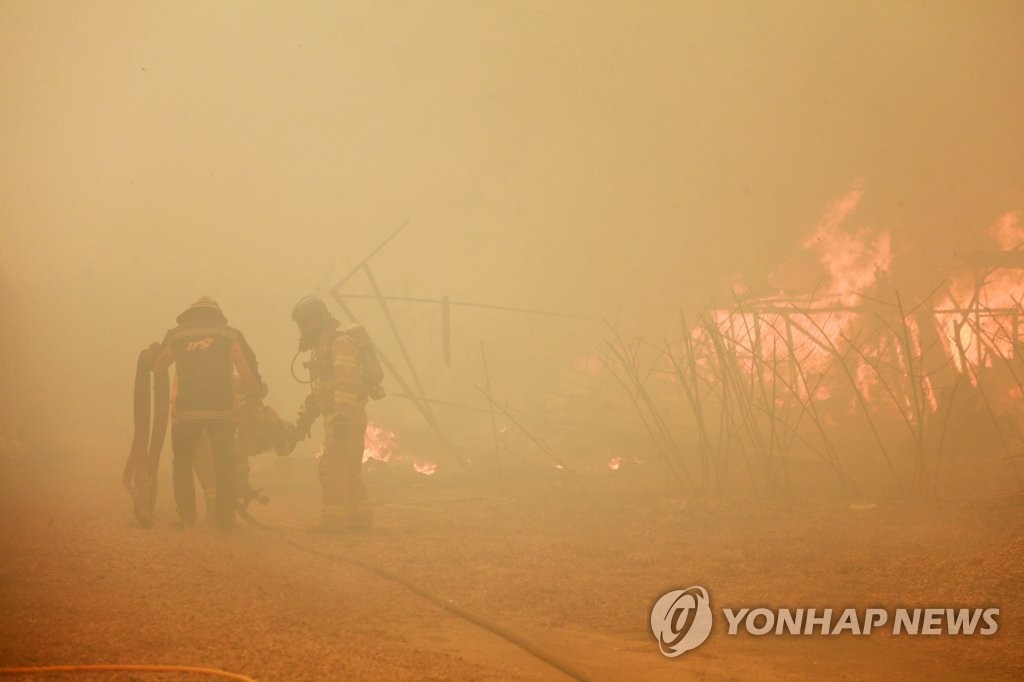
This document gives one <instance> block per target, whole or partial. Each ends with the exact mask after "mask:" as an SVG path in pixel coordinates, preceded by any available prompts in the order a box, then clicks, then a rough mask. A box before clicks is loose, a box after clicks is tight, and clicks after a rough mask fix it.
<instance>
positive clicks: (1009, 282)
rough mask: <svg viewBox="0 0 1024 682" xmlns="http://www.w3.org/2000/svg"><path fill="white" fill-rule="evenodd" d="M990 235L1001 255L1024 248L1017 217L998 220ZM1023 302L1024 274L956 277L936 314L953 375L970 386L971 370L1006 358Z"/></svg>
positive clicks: (1012, 350)
mask: <svg viewBox="0 0 1024 682" xmlns="http://www.w3.org/2000/svg"><path fill="white" fill-rule="evenodd" d="M989 235H990V236H991V237H992V239H993V241H994V242H995V244H996V246H998V247H999V250H1000V251H1002V252H1008V251H1018V250H1020V248H1021V247H1022V246H1024V225H1022V224H1021V212H1020V211H1011V212H1009V213H1005V214H1003V215H1002V216H1000V217H999V218H998V219H997V220H996V222H995V223H994V224H993V225H992V227H991V228H989ZM1022 300H1024V269H1020V268H1009V267H1000V266H996V267H992V268H989V269H987V270H984V271H983V270H981V269H973V270H967V269H965V270H964V271H962V272H960V273H959V274H957V275H956V276H954V277H953V278H952V281H951V282H950V286H949V290H948V292H947V295H946V296H945V297H944V298H943V299H941V300H940V301H939V303H938V304H937V305H936V309H935V321H936V325H937V326H938V327H939V329H940V331H941V332H942V334H941V337H942V341H943V345H944V346H945V349H946V352H947V353H948V354H949V357H950V358H951V359H952V361H953V364H954V365H955V366H956V368H957V370H959V371H960V372H962V373H966V374H967V375H968V376H969V377H970V380H971V382H972V383H973V382H976V381H977V377H976V376H975V373H974V372H973V371H969V368H970V369H973V370H977V369H978V368H981V367H993V366H994V364H995V360H996V359H997V358H1004V359H1010V358H1013V357H1014V356H1015V354H1016V348H1017V346H1018V344H1019V342H1020V340H1021V330H1020V329H1019V326H1020V325H1019V316H1020V314H1021V312H1022V310H1021V301H1022Z"/></svg>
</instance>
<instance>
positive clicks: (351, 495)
mask: <svg viewBox="0 0 1024 682" xmlns="http://www.w3.org/2000/svg"><path fill="white" fill-rule="evenodd" d="M292 319H293V320H294V321H295V323H296V324H297V325H298V328H299V351H300V352H302V351H312V354H311V356H310V360H309V363H308V365H307V366H308V367H309V372H310V384H311V388H312V390H311V392H310V395H309V397H308V398H307V399H306V402H305V404H304V405H303V406H302V408H300V412H299V417H298V419H297V420H296V428H295V430H294V432H293V442H294V440H297V439H302V438H304V437H305V436H307V435H308V434H309V427H310V425H311V424H312V423H313V421H315V420H316V418H317V417H318V416H322V417H323V418H324V442H323V449H322V451H321V454H320V459H319V470H318V476H319V479H320V486H321V495H322V502H323V513H322V518H321V521H320V524H319V525H317V526H314V527H313V528H312V529H311V530H313V531H315V532H321V533H340V532H344V531H347V530H360V529H368V528H369V527H370V526H371V525H372V524H373V514H372V511H371V509H370V508H369V506H368V504H367V492H366V485H365V484H364V483H363V477H362V464H363V449H364V441H365V437H366V423H367V420H366V400H367V398H368V397H370V396H371V395H375V394H376V392H377V391H379V386H374V385H373V380H372V379H371V380H369V381H368V380H367V378H366V376H367V374H366V371H365V370H366V361H365V358H366V354H365V352H364V350H365V349H366V348H367V347H368V345H367V344H369V339H368V337H367V336H366V333H365V331H363V330H362V327H359V326H358V325H355V326H353V327H349V328H348V329H346V330H345V331H341V330H339V329H338V320H336V319H334V317H333V316H332V315H331V314H330V312H329V311H328V310H327V306H326V305H324V302H323V301H322V300H320V299H319V298H317V297H316V296H307V297H305V298H303V299H302V300H300V301H299V302H298V303H297V304H296V305H295V308H294V310H293V311H292Z"/></svg>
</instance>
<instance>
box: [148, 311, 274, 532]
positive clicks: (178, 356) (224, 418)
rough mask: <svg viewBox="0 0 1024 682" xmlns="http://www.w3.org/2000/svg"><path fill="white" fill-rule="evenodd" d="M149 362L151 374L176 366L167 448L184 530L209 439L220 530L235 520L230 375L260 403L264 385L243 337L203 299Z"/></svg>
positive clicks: (181, 319) (190, 517)
mask: <svg viewBox="0 0 1024 682" xmlns="http://www.w3.org/2000/svg"><path fill="white" fill-rule="evenodd" d="M176 321H177V323H178V326H177V327H175V328H174V329H172V330H170V331H169V332H167V335H166V336H165V337H164V341H163V343H162V344H161V345H160V347H159V348H158V349H157V350H158V355H157V357H156V359H155V360H154V362H153V371H154V372H159V371H163V370H166V368H167V367H168V366H169V365H171V364H172V363H173V364H175V365H176V366H177V371H176V373H175V377H174V386H173V388H172V391H171V394H172V401H171V417H172V420H173V424H172V426H171V449H172V450H173V452H174V464H173V470H174V499H175V502H176V503H177V506H178V514H179V516H180V518H181V523H182V525H183V526H186V527H188V526H192V525H194V524H195V520H196V499H195V483H194V481H193V474H192V469H193V465H194V463H195V459H196V449H197V447H198V446H199V440H200V438H202V437H203V435H204V434H206V435H207V436H208V437H209V439H210V444H211V449H212V454H213V468H214V472H215V473H214V478H215V480H216V514H215V520H216V521H217V523H218V525H220V526H221V528H222V529H224V530H229V529H230V528H231V527H232V526H233V525H234V521H235V507H236V494H237V491H236V486H235V478H236V476H235V462H234V457H233V447H234V439H235V422H234V421H233V420H232V418H233V416H234V396H235V391H234V386H233V383H234V382H233V374H234V372H236V371H237V372H238V375H239V377H240V379H241V391H242V392H243V394H245V395H246V396H251V397H252V399H253V400H257V401H258V400H259V399H260V396H261V393H262V390H263V381H262V379H261V378H260V374H259V369H258V367H257V363H256V356H255V355H254V354H253V352H252V349H251V348H250V347H249V344H247V343H246V342H245V337H243V336H242V333H241V332H240V331H238V330H237V329H234V328H232V327H229V326H228V323H227V322H228V321H227V318H226V317H224V313H223V312H222V311H221V309H220V306H218V305H217V302H216V301H214V300H213V299H211V298H208V297H202V298H200V299H198V300H197V301H195V302H194V303H193V304H192V305H190V306H189V307H188V308H187V309H186V310H185V311H184V312H182V313H181V314H180V315H178V317H177V319H176Z"/></svg>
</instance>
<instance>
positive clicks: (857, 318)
mask: <svg viewBox="0 0 1024 682" xmlns="http://www.w3.org/2000/svg"><path fill="white" fill-rule="evenodd" d="M863 194H864V192H863V190H861V189H854V190H852V191H850V192H849V193H847V194H846V195H844V196H843V197H841V198H840V199H838V200H837V201H835V202H834V203H833V204H832V205H830V206H829V207H828V208H827V210H826V211H825V213H824V215H823V216H822V218H821V221H820V223H819V225H818V226H817V228H816V229H815V230H814V232H813V234H812V235H811V236H810V237H809V238H808V239H807V240H806V241H805V242H804V243H803V246H804V248H806V249H809V250H812V251H814V252H815V253H816V255H817V259H818V262H819V263H820V265H821V268H822V271H823V273H824V276H823V277H822V278H821V280H820V282H819V283H818V285H817V286H816V287H815V288H814V289H813V290H811V291H787V290H780V291H776V292H774V293H772V294H770V295H765V296H755V295H751V294H749V293H748V292H744V293H741V292H740V291H738V290H734V294H733V296H734V300H733V301H732V302H731V303H730V304H729V305H726V306H722V307H718V308H715V309H712V310H709V311H706V312H704V313H702V314H700V315H698V316H697V317H696V319H690V318H687V317H686V316H685V315H684V314H682V313H680V317H679V323H680V324H681V332H682V333H681V334H680V335H679V336H678V337H677V338H676V339H675V340H674V341H668V342H665V343H663V344H654V343H650V342H647V341H645V340H636V339H634V340H626V339H625V338H624V337H623V336H622V335H620V334H619V333H618V332H617V331H615V330H613V332H614V339H613V340H611V341H609V342H608V344H607V346H606V348H605V351H604V353H603V355H602V360H603V366H604V367H605V368H607V370H608V371H609V372H610V374H611V375H612V376H613V377H614V378H615V379H616V380H617V382H618V383H619V384H620V385H621V386H622V387H623V388H625V389H626V390H627V391H628V392H629V397H630V400H631V402H632V403H633V405H634V406H635V408H636V411H637V414H638V416H639V418H640V420H641V422H642V423H643V425H644V427H645V428H646V430H647V432H648V434H649V436H650V438H651V441H652V442H653V443H654V445H655V447H656V449H657V451H658V452H659V454H660V456H661V459H662V460H663V462H664V463H665V465H666V466H667V468H668V469H669V471H670V472H671V473H672V475H673V477H674V478H675V479H676V480H677V482H678V483H679V484H680V485H682V486H683V487H684V488H687V489H692V490H703V491H709V492H722V491H724V490H725V489H727V488H729V487H730V486H733V485H734V484H735V483H736V477H737V476H741V477H745V478H746V479H747V480H748V481H749V483H750V484H751V485H752V486H753V487H755V488H757V489H761V490H766V491H776V492H778V491H791V490H792V488H793V485H794V482H793V478H792V476H791V471H790V464H791V462H792V461H794V460H797V459H799V460H807V459H815V460H818V461H820V462H823V463H824V464H826V465H827V467H828V469H829V470H831V472H832V473H833V474H834V477H835V479H836V480H837V481H838V482H839V483H840V484H841V486H842V488H843V489H845V490H846V491H847V492H849V493H856V494H861V495H867V494H879V493H881V492H882V491H885V490H889V489H892V488H895V489H898V490H901V491H904V492H909V491H913V492H916V493H927V494H940V495H942V496H952V497H962V496H972V495H989V496H1001V495H1011V494H1015V493H1018V492H1019V490H1020V486H1021V479H1020V472H1019V459H1020V449H1021V447H1022V441H1024V439H1022V435H1021V430H1020V429H1021V417H1022V416H1024V415H1022V412H1021V407H1020V406H1021V399H1022V398H1024V383H1022V381H1024V364H1022V362H1021V357H1020V348H1021V345H1020V344H1021V329H1020V316H1021V312H1022V308H1021V300H1022V297H1024V269H1022V267H1021V266H1024V260H1021V257H1020V248H1021V246H1024V228H1022V226H1021V222H1020V212H1012V213H1007V214H1006V215H1004V216H1002V217H1001V218H1000V219H999V220H998V221H997V222H996V223H995V224H994V225H993V227H992V228H991V229H990V235H991V237H992V239H993V242H994V246H995V248H994V249H993V250H991V251H986V252H981V253H977V254H972V255H970V256H969V257H967V258H965V259H964V260H963V262H962V263H960V264H959V265H957V266H956V268H955V269H954V270H953V271H952V272H951V273H950V274H949V276H948V278H947V279H946V280H945V281H942V282H936V283H935V286H934V288H933V289H932V290H931V291H928V292H916V291H913V292H911V291H904V290H901V289H900V288H899V287H898V286H897V284H896V283H897V282H899V281H900V280H899V268H900V265H901V264H900V262H899V261H898V259H896V258H895V257H894V255H893V249H892V238H891V234H890V233H888V232H882V233H878V234H875V233H872V232H871V231H869V230H864V229H860V230H856V229H852V228H851V227H850V226H849V225H850V223H851V222H852V220H851V216H852V215H853V214H854V212H855V210H856V209H857V206H858V204H859V202H860V201H861V199H862V197H863ZM583 364H584V365H586V366H587V367H588V368H589V367H590V365H589V364H588V363H583ZM968 451H969V452H970V455H969V457H970V460H971V461H970V462H969V463H967V462H965V461H964V459H965V457H966V456H967V455H966V453H967V452H968ZM694 452H695V453H696V454H695V456H694V454H693V453H694ZM965 465H968V467H967V468H970V469H973V470H974V471H975V474H976V476H975V478H974V480H970V481H968V480H966V479H964V477H963V470H964V468H965ZM878 471H882V472H884V476H883V479H884V480H879V478H878V476H876V475H875V474H877V473H878Z"/></svg>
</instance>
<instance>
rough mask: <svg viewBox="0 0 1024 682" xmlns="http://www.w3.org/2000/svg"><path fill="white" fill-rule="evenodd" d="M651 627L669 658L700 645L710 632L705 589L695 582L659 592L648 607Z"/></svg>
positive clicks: (709, 614)
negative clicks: (694, 583)
mask: <svg viewBox="0 0 1024 682" xmlns="http://www.w3.org/2000/svg"><path fill="white" fill-rule="evenodd" d="M651 631H652V632H653V633H654V636H655V637H656V638H657V639H658V647H659V648H660V649H661V653H662V654H664V655H665V656H668V657H669V658H674V657H675V656H678V655H680V654H682V653H685V652H687V651H690V650H691V649H696V648H697V647H699V646H700V645H701V644H703V643H704V640H706V639H707V638H708V635H710V634H711V601H710V600H709V599H708V592H707V590H705V589H704V588H703V587H700V586H698V585H694V586H693V587H687V588H686V589H685V590H673V591H671V592H669V593H667V594H664V595H662V597H661V598H660V599H658V601H657V602H656V603H655V604H654V607H653V608H652V609H651Z"/></svg>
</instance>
